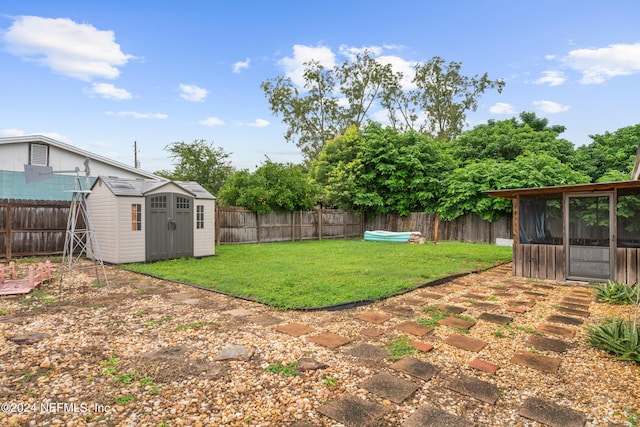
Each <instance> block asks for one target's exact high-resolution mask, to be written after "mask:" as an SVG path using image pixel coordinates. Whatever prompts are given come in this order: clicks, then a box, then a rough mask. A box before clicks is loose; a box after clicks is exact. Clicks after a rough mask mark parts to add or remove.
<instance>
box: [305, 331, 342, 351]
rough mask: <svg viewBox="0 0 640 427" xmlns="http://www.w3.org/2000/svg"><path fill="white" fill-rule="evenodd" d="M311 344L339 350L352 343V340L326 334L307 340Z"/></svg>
mask: <svg viewBox="0 0 640 427" xmlns="http://www.w3.org/2000/svg"><path fill="white" fill-rule="evenodd" d="M307 339H308V340H309V341H310V342H312V343H315V344H318V345H321V346H324V347H327V348H338V347H340V346H343V345H345V344H348V343H350V342H351V338H347V337H343V336H341V335H338V334H334V333H324V334H319V335H315V336H312V337H309V338H307Z"/></svg>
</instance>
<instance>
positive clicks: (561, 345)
mask: <svg viewBox="0 0 640 427" xmlns="http://www.w3.org/2000/svg"><path fill="white" fill-rule="evenodd" d="M527 346H528V347H533V348H535V349H536V350H538V351H553V352H555V353H564V352H565V351H567V349H568V348H569V344H568V343H566V342H564V341H562V340H558V339H555V338H547V337H541V336H538V335H531V336H530V337H529V339H528V340H527Z"/></svg>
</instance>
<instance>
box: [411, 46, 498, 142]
mask: <svg viewBox="0 0 640 427" xmlns="http://www.w3.org/2000/svg"><path fill="white" fill-rule="evenodd" d="M461 68H462V67H461V63H460V62H455V61H452V62H449V63H448V64H447V63H445V60H444V59H442V58H440V57H438V56H436V57H434V58H432V59H431V60H430V61H429V62H427V63H426V64H417V65H416V66H415V71H416V74H415V77H414V79H413V82H414V83H415V84H416V86H417V88H416V89H415V90H413V91H412V93H411V99H412V100H413V102H414V103H415V104H416V106H417V107H418V110H419V111H421V112H423V113H425V117H426V118H425V122H424V124H423V125H422V126H421V130H422V131H423V132H427V133H429V134H430V135H432V136H433V137H435V138H436V139H439V140H444V141H450V140H452V139H454V138H455V137H456V136H458V135H459V134H460V132H462V128H463V127H464V124H465V121H466V117H467V112H469V111H476V109H477V108H478V99H479V98H480V96H481V95H482V94H483V93H484V92H485V91H486V90H487V89H494V88H495V89H497V90H498V93H502V88H503V87H504V85H505V82H504V81H503V80H489V77H488V75H487V73H484V74H483V75H482V76H478V75H475V76H473V77H469V76H465V75H463V74H461V73H460V70H461Z"/></svg>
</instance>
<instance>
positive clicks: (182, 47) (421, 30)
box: [0, 0, 640, 172]
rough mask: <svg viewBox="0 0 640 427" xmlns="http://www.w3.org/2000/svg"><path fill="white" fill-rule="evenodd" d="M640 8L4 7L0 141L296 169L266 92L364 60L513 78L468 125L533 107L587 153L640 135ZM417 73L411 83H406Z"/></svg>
mask: <svg viewBox="0 0 640 427" xmlns="http://www.w3.org/2000/svg"><path fill="white" fill-rule="evenodd" d="M639 22H640V3H638V2H637V0H626V1H625V0H623V1H615V0H614V1H608V2H603V1H593V0H581V1H574V0H561V1H557V0H553V1H547V0H542V1H541V0H537V1H514V0H501V1H498V0H485V1H479V0H469V1H462V0H459V1H455V0H453V1H439V2H436V1H427V0H417V1H402V0H397V1H394V2H390V1H378V0H369V1H361V0H359V1H349V0H340V1H335V0H326V1H322V2H311V1H300V0H298V1H275V0H271V1H265V0H260V1H243V0H236V1H233V2H231V1H205V0H202V1H191V0H183V1H180V2H177V1H175V2H162V1H160V2H159V1H157V0H155V1H147V0H138V1H131V0H127V1H121V0H111V1H109V2H88V1H65V0H56V1H50V0H42V1H31V0H3V1H2V2H0V99H1V100H2V102H0V136H17V135H29V134H36V133H37V134H44V135H47V136H50V137H52V138H55V139H58V140H60V141H63V142H66V143H69V144H72V145H75V146H77V147H80V148H83V149H86V150H89V151H92V152H95V153H98V154H101V155H106V156H108V157H110V158H113V159H115V160H118V161H121V162H123V163H127V164H130V165H133V161H134V160H133V159H134V149H133V142H134V141H137V144H138V150H139V154H138V158H139V161H140V163H141V167H142V168H143V169H145V170H148V171H152V172H153V171H157V170H159V169H171V162H170V160H169V159H168V158H167V155H166V154H167V153H166V151H164V147H165V146H166V145H168V144H170V143H172V142H175V141H185V142H191V141H193V140H196V139H205V140H207V141H213V143H214V145H216V146H218V147H222V148H223V149H224V150H225V151H227V152H230V153H232V154H231V162H232V164H233V165H234V166H236V167H237V168H249V169H253V168H255V166H256V165H259V164H260V163H261V162H262V161H263V160H264V158H265V156H269V158H270V159H271V160H273V161H280V162H299V161H301V159H302V156H301V155H300V153H299V152H298V150H297V148H296V147H295V145H293V144H290V143H286V142H285V141H284V138H283V133H284V132H285V127H284V125H283V124H282V123H281V121H280V118H279V117H276V116H273V115H272V114H271V111H270V109H269V105H268V103H267V100H266V99H265V97H264V93H263V91H262V89H260V83H261V82H263V81H265V80H267V79H269V78H272V77H276V76H280V75H288V76H291V77H292V78H294V81H295V78H296V76H299V72H300V67H301V66H302V63H303V62H304V61H307V60H309V59H316V60H319V61H321V62H323V63H324V64H325V65H328V66H330V65H332V64H339V63H342V62H343V61H344V60H345V59H346V58H347V55H348V54H350V53H352V52H354V51H359V50H362V49H365V48H366V49H369V50H370V51H372V52H374V53H375V56H377V57H379V58H380V60H381V61H385V62H390V63H392V64H393V65H394V68H395V69H396V70H397V71H403V72H405V73H406V74H407V75H409V74H410V72H411V67H412V65H413V64H415V63H424V62H426V61H428V60H429V59H431V58H432V57H434V56H440V57H442V58H444V59H445V60H446V61H456V62H460V63H462V73H463V74H465V75H469V76H471V75H476V74H483V73H485V72H487V73H488V74H489V77H490V78H491V79H498V78H502V79H504V80H505V82H506V86H505V88H504V90H503V92H502V94H498V93H497V92H494V91H492V92H488V93H486V94H485V95H484V96H483V97H482V98H481V99H480V104H479V107H478V110H477V111H476V112H475V113H471V114H469V116H468V126H469V127H473V126H474V125H477V124H481V123H486V121H487V120H488V119H495V120H502V119H506V118H510V117H514V116H515V117H517V116H518V114H519V113H520V112H522V111H535V112H536V114H537V115H538V116H539V117H545V118H547V119H549V122H550V124H559V125H563V126H566V128H567V131H566V132H565V133H564V134H563V135H562V136H563V137H564V138H566V139H568V140H569V141H571V142H573V143H574V144H575V145H576V146H578V145H584V144H588V143H590V142H591V139H590V138H589V135H593V134H603V133H605V132H607V131H609V132H613V131H615V130H617V129H619V128H621V127H625V126H631V125H635V124H638V123H640V115H639V112H640V96H639V94H640V26H639V25H638V23H639ZM409 77H410V76H409Z"/></svg>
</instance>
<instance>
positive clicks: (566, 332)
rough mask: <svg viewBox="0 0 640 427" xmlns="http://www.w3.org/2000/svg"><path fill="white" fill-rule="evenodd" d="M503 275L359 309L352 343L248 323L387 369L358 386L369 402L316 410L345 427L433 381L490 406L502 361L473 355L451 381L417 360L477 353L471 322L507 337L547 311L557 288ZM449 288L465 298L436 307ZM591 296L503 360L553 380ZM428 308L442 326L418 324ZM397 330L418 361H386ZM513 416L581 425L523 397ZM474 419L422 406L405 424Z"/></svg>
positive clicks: (566, 302)
mask: <svg viewBox="0 0 640 427" xmlns="http://www.w3.org/2000/svg"><path fill="white" fill-rule="evenodd" d="M510 268H511V267H510V265H505V266H501V267H497V268H495V269H492V270H490V271H487V272H484V273H482V280H480V281H479V280H478V275H473V276H474V277H471V276H467V277H463V278H459V279H456V280H455V281H453V282H451V283H450V284H447V285H444V286H438V287H433V288H422V289H417V290H415V291H412V292H410V293H408V294H406V295H404V296H402V297H396V298H393V299H392V300H389V302H388V303H386V302H383V303H379V304H376V305H374V306H370V307H364V308H361V309H360V310H359V311H358V312H357V314H355V315H354V312H353V310H350V311H349V313H348V314H344V315H349V316H353V317H355V318H356V319H358V320H360V321H361V322H362V326H363V327H362V329H361V331H360V333H361V335H360V336H358V337H354V336H342V335H339V334H336V333H331V332H325V331H322V330H318V328H317V327H312V326H309V325H306V324H304V323H302V322H289V323H285V322H283V321H281V319H278V318H276V317H270V316H262V317H260V318H254V319H252V321H253V322H255V323H261V324H263V325H265V327H270V328H275V330H277V331H279V332H280V333H282V334H285V335H288V336H290V337H291V343H292V345H295V343H296V340H300V339H303V340H306V341H307V342H312V343H315V344H317V345H319V346H323V347H326V348H328V349H332V350H333V351H336V352H343V353H345V354H348V355H351V356H354V357H356V358H360V359H362V360H376V361H385V363H386V365H383V366H385V368H384V369H381V370H379V371H377V372H376V373H373V374H372V375H371V376H369V377H368V378H363V379H362V380H363V382H362V384H361V386H360V388H361V389H364V390H366V392H367V394H368V396H367V398H366V399H362V398H361V396H356V395H355V394H351V393H347V394H345V395H343V396H342V397H340V398H338V399H335V400H332V401H329V402H327V403H326V404H324V405H323V406H321V407H319V408H317V413H318V414H320V415H322V416H325V417H328V418H329V419H331V420H333V421H335V422H338V423H342V424H344V425H346V426H349V427H360V426H375V425H378V424H377V421H378V420H379V419H380V417H381V416H382V415H384V414H385V413H387V411H393V410H394V409H393V405H385V404H383V403H380V399H382V400H384V401H390V402H393V403H395V404H401V403H402V402H404V401H406V400H407V399H409V398H410V397H411V396H412V395H413V393H415V392H416V390H418V389H419V388H421V387H423V386H425V385H426V384H428V383H429V382H430V381H431V380H432V379H433V378H439V379H440V380H441V381H439V384H444V387H445V388H446V389H447V390H449V391H452V392H453V393H454V396H456V397H455V398H456V399H460V400H464V401H469V400H477V401H479V402H482V403H484V404H488V405H495V404H496V402H497V401H498V399H499V398H500V396H501V395H503V393H504V392H505V391H504V390H500V389H499V388H498V387H497V386H496V385H495V384H494V382H492V381H491V377H492V376H493V375H497V373H499V371H500V369H501V368H503V367H504V366H505V364H504V363H503V364H502V366H501V365H500V364H499V363H496V362H495V361H492V360H485V359H483V358H480V357H475V358H473V359H472V361H471V362H470V363H468V365H463V366H460V372H459V374H458V375H455V376H454V375H449V376H444V377H443V374H442V373H441V369H440V367H439V366H437V365H435V364H432V363H430V362H429V361H428V357H422V355H426V354H427V353H430V352H438V351H445V350H446V348H447V346H453V347H455V348H458V349H462V350H464V351H467V352H469V353H470V354H473V353H478V352H480V351H481V350H482V349H483V348H485V346H486V345H487V344H488V342H486V341H484V340H483V339H481V338H477V337H475V336H474V326H476V324H477V322H486V323H490V324H492V325H495V328H496V331H497V332H495V334H500V333H501V331H502V330H503V329H501V328H505V329H504V331H508V330H509V327H512V328H518V326H517V325H518V316H522V315H524V314H525V313H527V312H529V311H532V310H533V311H535V310H536V307H537V306H538V305H539V304H540V303H545V304H547V306H548V303H549V301H547V298H548V296H549V293H550V292H551V291H553V290H554V289H556V288H557V287H558V286H561V285H559V284H547V283H541V282H536V281H531V282H530V283H527V282H526V281H522V280H518V281H509V280H505V277H508V276H510ZM472 279H473V280H472ZM446 289H455V290H460V289H465V290H466V291H465V292H463V293H462V294H461V295H460V296H458V297H456V298H455V299H454V300H453V301H451V300H449V301H447V303H441V302H439V301H440V300H443V299H446V298H444V297H445V296H447V294H446V293H444V291H445V290H446ZM592 299H593V292H592V291H590V290H588V289H585V288H583V287H571V288H570V289H569V291H568V292H565V293H564V297H563V298H562V299H560V300H559V301H554V302H553V305H552V307H553V308H554V311H553V313H552V314H548V315H546V316H544V317H541V318H539V323H538V325H537V327H536V328H535V330H529V331H528V332H530V334H529V335H530V337H529V339H528V341H527V342H526V345H525V346H524V347H522V348H520V349H515V351H514V352H513V356H512V357H511V359H510V360H509V361H508V362H507V363H508V364H511V365H518V366H520V367H523V368H525V369H532V370H534V371H535V372H537V373H538V375H541V376H543V375H556V374H557V372H558V370H559V368H560V366H561V365H562V363H563V358H564V357H565V353H566V351H567V349H569V348H570V347H571V346H572V343H571V339H572V338H573V337H574V336H575V334H576V330H577V328H579V327H580V326H581V325H582V324H583V322H584V321H585V319H586V318H588V317H589V305H590V303H591V302H592ZM427 306H430V307H434V306H435V307H438V308H439V309H441V312H446V313H447V314H448V315H447V316H446V317H444V318H443V319H441V320H439V322H438V324H437V325H434V326H425V325H424V324H423V323H420V322H418V321H417V320H418V319H419V318H422V319H424V318H425V317H426V316H425V314H424V310H422V311H421V308H423V307H427ZM471 307H473V308H474V309H476V310H475V311H474V312H475V313H477V312H478V311H477V310H478V309H479V310H480V311H481V314H480V315H479V316H476V318H475V319H472V318H470V317H469V316H464V313H465V312H467V311H468V309H469V308H471ZM239 310H240V311H242V310H243V309H239ZM229 314H230V315H235V316H246V315H250V312H249V311H247V310H245V311H243V312H239V311H238V310H236V312H235V313H233V312H229ZM338 316H339V315H338ZM445 327H448V328H445ZM436 328H445V329H446V331H448V332H447V333H448V336H447V337H446V338H445V339H444V340H443V341H442V343H440V344H439V348H437V347H436V346H434V344H433V343H431V342H430V337H433V334H434V330H435V329H436ZM445 329H443V330H445ZM398 331H400V332H401V333H402V334H403V335H405V336H407V337H411V340H412V341H411V345H412V346H413V347H414V348H415V349H417V350H418V352H419V353H418V354H419V355H418V356H416V357H413V356H405V357H402V358H400V359H399V360H396V361H393V362H391V361H389V362H387V361H386V359H387V358H388V356H389V352H388V351H387V350H386V349H385V346H384V341H385V338H384V337H385V336H390V335H391V334H392V333H397V332H398ZM449 331H451V332H449ZM454 331H457V332H454ZM363 338H364V340H363ZM443 344H444V345H443ZM320 362H321V361H320ZM319 366H320V367H322V366H325V365H322V364H320V365H319ZM517 414H518V416H520V417H522V420H523V421H524V420H527V421H531V420H532V421H536V422H539V423H541V424H544V425H549V426H557V427H574V426H575V427H581V426H584V425H585V423H586V417H585V415H584V414H582V413H580V412H578V411H575V410H573V409H571V408H570V407H567V406H562V405H558V404H556V403H554V402H553V401H550V400H545V399H542V398H538V397H532V396H529V397H525V398H523V399H521V403H520V405H519V407H518V408H517ZM471 419H472V417H471V414H470V415H469V416H466V415H465V414H462V415H456V414H453V413H450V412H448V411H447V410H446V409H443V408H440V407H438V406H434V405H431V404H424V405H421V406H420V407H417V408H415V412H414V413H413V415H412V416H411V417H410V418H408V419H407V420H406V421H405V422H404V424H402V426H403V427H422V426H467V425H473V424H474V423H473V422H472V421H470V420H471ZM316 423H317V418H316V420H315V421H313V422H312V421H311V420H309V421H305V420H302V421H299V422H296V423H294V424H292V426H295V427H308V426H313V425H317V424H316Z"/></svg>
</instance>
